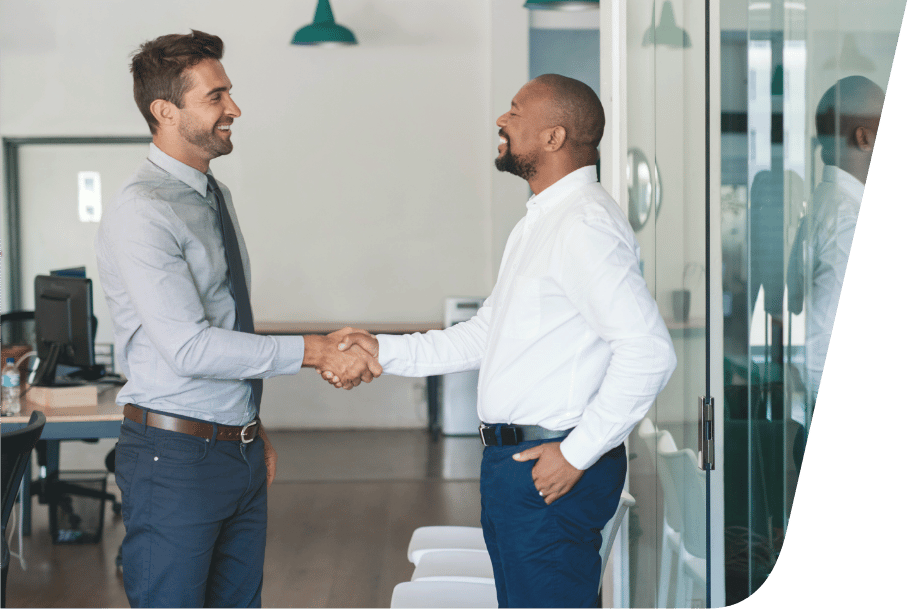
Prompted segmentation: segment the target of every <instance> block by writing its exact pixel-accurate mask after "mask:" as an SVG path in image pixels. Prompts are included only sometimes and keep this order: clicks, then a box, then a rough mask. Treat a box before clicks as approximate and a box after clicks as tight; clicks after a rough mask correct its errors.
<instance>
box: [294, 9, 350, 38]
mask: <svg viewBox="0 0 908 609" xmlns="http://www.w3.org/2000/svg"><path fill="white" fill-rule="evenodd" d="M290 43H291V44H299V45H304V46H316V45H318V46H336V45H352V44H356V36H354V35H353V32H351V31H350V30H348V29H347V28H345V27H344V26H342V25H338V24H337V23H335V22H334V13H333V12H331V4H330V3H329V2H328V0H318V6H317V7H316V9H315V19H313V20H312V23H310V24H309V25H307V26H305V27H301V28H300V29H298V30H297V31H296V34H294V35H293V40H291V41H290Z"/></svg>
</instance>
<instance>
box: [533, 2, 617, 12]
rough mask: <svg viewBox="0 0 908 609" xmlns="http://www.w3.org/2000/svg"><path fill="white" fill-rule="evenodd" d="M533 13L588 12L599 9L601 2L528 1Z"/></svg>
mask: <svg viewBox="0 0 908 609" xmlns="http://www.w3.org/2000/svg"><path fill="white" fill-rule="evenodd" d="M523 7H524V8H528V9H530V10H531V11H588V10H590V9H596V8H599V0H527V1H526V3H525V4H524V5H523Z"/></svg>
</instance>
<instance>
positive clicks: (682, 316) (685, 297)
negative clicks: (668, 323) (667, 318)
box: [672, 290, 690, 322]
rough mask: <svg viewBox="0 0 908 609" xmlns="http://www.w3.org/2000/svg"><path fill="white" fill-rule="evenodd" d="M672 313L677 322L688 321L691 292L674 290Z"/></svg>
mask: <svg viewBox="0 0 908 609" xmlns="http://www.w3.org/2000/svg"><path fill="white" fill-rule="evenodd" d="M672 313H673V314H674V315H675V321H681V322H683V321H687V318H688V316H690V290H672Z"/></svg>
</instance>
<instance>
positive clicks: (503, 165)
mask: <svg viewBox="0 0 908 609" xmlns="http://www.w3.org/2000/svg"><path fill="white" fill-rule="evenodd" d="M538 158H539V157H538V155H537V154H535V153H530V154H524V155H523V156H518V155H515V154H511V146H510V144H508V145H507V147H506V148H505V149H504V154H502V155H501V156H500V157H498V158H497V159H495V169H497V170H498V171H507V172H508V173H513V174H514V175H515V176H517V177H518V178H523V179H524V180H527V181H529V180H530V178H532V177H533V176H534V175H536V161H537V160H538Z"/></svg>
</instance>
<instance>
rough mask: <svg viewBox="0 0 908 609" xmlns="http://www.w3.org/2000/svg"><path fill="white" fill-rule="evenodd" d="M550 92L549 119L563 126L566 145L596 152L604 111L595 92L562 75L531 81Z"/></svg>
mask: <svg viewBox="0 0 908 609" xmlns="http://www.w3.org/2000/svg"><path fill="white" fill-rule="evenodd" d="M534 81H535V82H537V83H539V84H541V85H543V86H544V87H546V88H547V89H548V91H549V94H550V95H551V101H552V109H551V110H552V115H551V119H552V120H553V121H554V124H556V125H560V126H562V127H564V130H565V131H566V135H567V140H566V142H567V143H568V144H569V145H571V146H573V147H576V148H580V149H584V148H585V149H587V150H588V151H589V150H590V149H593V150H594V149H595V148H596V147H597V146H598V145H599V141H600V140H601V139H602V133H603V131H604V129H605V110H604V109H603V108H602V102H601V101H599V97H598V96H597V95H596V92H595V91H593V89H592V88H591V87H590V86H589V85H587V84H586V83H583V82H581V81H579V80H577V79H574V78H569V77H567V76H562V75H561V74H543V75H542V76H539V77H537V78H535V79H534Z"/></svg>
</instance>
